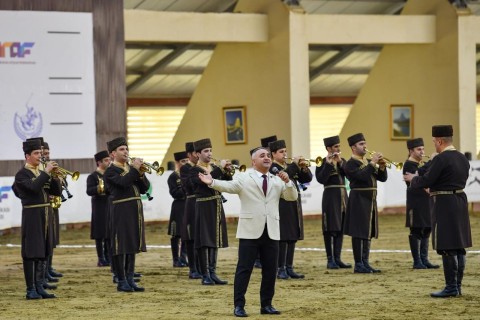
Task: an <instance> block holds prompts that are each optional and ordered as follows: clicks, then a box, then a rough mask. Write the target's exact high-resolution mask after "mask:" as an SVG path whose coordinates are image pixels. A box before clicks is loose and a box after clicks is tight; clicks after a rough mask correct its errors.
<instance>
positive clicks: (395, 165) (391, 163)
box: [365, 149, 403, 170]
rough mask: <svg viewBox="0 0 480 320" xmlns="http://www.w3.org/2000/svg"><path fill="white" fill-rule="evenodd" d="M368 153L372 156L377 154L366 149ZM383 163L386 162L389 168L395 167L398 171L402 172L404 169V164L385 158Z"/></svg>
mask: <svg viewBox="0 0 480 320" xmlns="http://www.w3.org/2000/svg"><path fill="white" fill-rule="evenodd" d="M365 151H366V152H368V154H370V155H373V154H375V153H376V152H375V151H370V150H368V149H365ZM382 160H383V161H385V163H386V165H387V168H389V169H390V168H391V167H392V166H394V167H395V168H396V169H397V170H402V168H403V162H394V161H392V160H390V159H388V158H385V157H383V158H382Z"/></svg>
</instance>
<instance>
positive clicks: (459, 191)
mask: <svg viewBox="0 0 480 320" xmlns="http://www.w3.org/2000/svg"><path fill="white" fill-rule="evenodd" d="M456 193H463V189H460V190H449V191H432V192H430V197H433V196H439V195H442V194H456Z"/></svg>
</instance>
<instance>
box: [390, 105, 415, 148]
mask: <svg viewBox="0 0 480 320" xmlns="http://www.w3.org/2000/svg"><path fill="white" fill-rule="evenodd" d="M412 138H413V105H412V104H403V105H402V104H392V105H391V106H390V139H391V140H408V139H412Z"/></svg>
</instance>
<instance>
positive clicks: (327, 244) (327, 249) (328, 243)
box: [323, 232, 340, 269]
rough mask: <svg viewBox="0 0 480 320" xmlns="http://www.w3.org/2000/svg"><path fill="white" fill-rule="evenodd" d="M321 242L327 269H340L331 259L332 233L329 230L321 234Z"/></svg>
mask: <svg viewBox="0 0 480 320" xmlns="http://www.w3.org/2000/svg"><path fill="white" fill-rule="evenodd" d="M323 242H324V243H325V252H326V253H327V269H340V267H339V266H338V265H337V264H336V263H335V260H334V259H333V250H332V235H331V234H330V233H329V232H325V233H324V234H323Z"/></svg>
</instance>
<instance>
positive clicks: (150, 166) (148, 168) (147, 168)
mask: <svg viewBox="0 0 480 320" xmlns="http://www.w3.org/2000/svg"><path fill="white" fill-rule="evenodd" d="M128 159H130V160H131V161H133V160H135V158H134V157H128ZM140 171H141V172H145V173H148V174H150V173H152V171H155V172H156V173H157V176H161V175H162V174H163V173H164V172H165V168H163V167H160V164H159V163H158V161H155V162H154V163H148V162H143V163H142V165H141V166H140Z"/></svg>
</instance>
